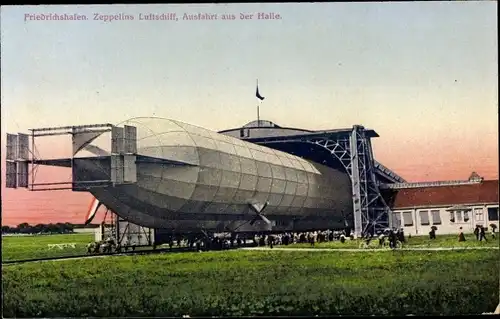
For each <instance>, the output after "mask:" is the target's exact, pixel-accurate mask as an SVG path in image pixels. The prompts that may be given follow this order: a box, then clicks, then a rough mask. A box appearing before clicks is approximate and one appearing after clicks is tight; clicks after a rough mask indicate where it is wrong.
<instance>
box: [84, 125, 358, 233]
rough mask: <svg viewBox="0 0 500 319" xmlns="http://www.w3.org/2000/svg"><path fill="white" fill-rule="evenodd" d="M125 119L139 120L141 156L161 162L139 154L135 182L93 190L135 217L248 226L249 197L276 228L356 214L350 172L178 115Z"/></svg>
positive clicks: (334, 222) (174, 224)
mask: <svg viewBox="0 0 500 319" xmlns="http://www.w3.org/2000/svg"><path fill="white" fill-rule="evenodd" d="M122 124H125V125H131V126H135V127H137V155H138V156H143V157H146V158H153V159H158V161H149V162H148V161H138V162H137V164H136V165H137V182H136V183H133V184H128V185H116V186H114V187H106V188H95V189H91V193H92V194H93V195H94V196H95V197H96V198H97V199H98V200H99V201H100V202H101V203H103V204H104V205H105V206H107V207H108V208H110V209H111V210H113V211H114V212H116V213H117V214H118V215H120V216H121V217H122V218H124V219H127V220H129V221H130V222H132V223H134V224H137V225H141V226H145V227H151V228H164V229H170V230H172V231H179V232H182V231H195V230H197V229H205V230H214V231H215V230H221V229H225V230H228V229H229V230H236V229H238V230H239V231H249V230H251V227H250V225H249V221H250V220H252V219H254V218H255V215H256V212H255V211H253V210H252V209H251V208H250V207H251V204H266V203H267V206H265V208H264V210H263V211H262V214H263V215H265V216H266V217H267V218H268V219H269V220H271V221H273V222H274V223H273V225H274V228H276V229H280V228H282V229H290V228H293V229H297V228H333V227H343V226H344V222H345V220H344V219H345V216H348V215H350V214H351V213H352V195H351V182H350V178H349V176H348V175H347V174H346V173H345V172H342V171H339V170H335V169H332V168H329V167H326V166H323V165H320V164H317V163H314V162H311V161H307V160H305V159H302V158H300V157H296V156H293V155H291V154H288V153H285V152H280V151H277V150H273V149H270V148H267V147H264V146H259V145H256V144H252V143H248V142H244V141H242V140H239V139H237V138H233V137H229V136H225V135H222V134H218V133H215V132H211V131H209V130H206V129H203V128H199V127H196V126H192V125H188V124H185V123H181V122H177V121H172V120H167V119H158V118H138V119H132V120H129V121H127V122H125V123H122ZM161 160H165V161H164V162H162V161H161ZM173 162H175V163H174V164H172V163H173ZM318 226H325V227H318Z"/></svg>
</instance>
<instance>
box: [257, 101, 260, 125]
mask: <svg viewBox="0 0 500 319" xmlns="http://www.w3.org/2000/svg"><path fill="white" fill-rule="evenodd" d="M259 106H260V102H258V103H257V126H260V114H259Z"/></svg>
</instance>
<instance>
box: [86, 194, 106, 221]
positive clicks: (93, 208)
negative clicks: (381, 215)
mask: <svg viewBox="0 0 500 319" xmlns="http://www.w3.org/2000/svg"><path fill="white" fill-rule="evenodd" d="M101 205H102V204H101V203H100V202H99V201H98V200H97V198H95V197H94V198H93V199H92V201H91V202H90V206H89V209H88V210H87V215H86V216H85V225H88V224H89V223H90V222H91V221H92V220H93V219H94V217H95V215H96V213H97V210H98V209H99V207H100V206H101Z"/></svg>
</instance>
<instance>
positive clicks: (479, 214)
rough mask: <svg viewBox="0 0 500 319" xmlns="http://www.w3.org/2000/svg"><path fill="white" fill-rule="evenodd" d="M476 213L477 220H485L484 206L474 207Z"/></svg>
mask: <svg viewBox="0 0 500 319" xmlns="http://www.w3.org/2000/svg"><path fill="white" fill-rule="evenodd" d="M474 215H476V220H477V221H483V220H484V214H483V209H482V208H474Z"/></svg>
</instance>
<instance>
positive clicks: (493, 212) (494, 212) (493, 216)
mask: <svg viewBox="0 0 500 319" xmlns="http://www.w3.org/2000/svg"><path fill="white" fill-rule="evenodd" d="M488 220H489V221H498V207H488Z"/></svg>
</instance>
